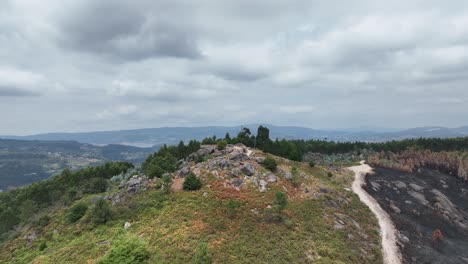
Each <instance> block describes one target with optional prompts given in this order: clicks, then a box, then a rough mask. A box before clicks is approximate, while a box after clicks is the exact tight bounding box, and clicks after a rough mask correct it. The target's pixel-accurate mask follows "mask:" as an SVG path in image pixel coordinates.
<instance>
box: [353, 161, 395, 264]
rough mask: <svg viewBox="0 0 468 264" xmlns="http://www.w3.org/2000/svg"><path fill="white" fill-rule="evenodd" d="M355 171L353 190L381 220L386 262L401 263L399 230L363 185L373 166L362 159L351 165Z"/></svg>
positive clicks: (390, 263) (391, 263)
mask: <svg viewBox="0 0 468 264" xmlns="http://www.w3.org/2000/svg"><path fill="white" fill-rule="evenodd" d="M349 169H350V170H352V171H353V172H354V173H355V179H354V182H353V185H352V190H353V192H354V193H356V194H357V195H358V196H359V199H360V200H361V201H362V202H363V203H365V204H366V205H367V206H368V207H369V208H370V210H371V211H372V212H373V213H374V214H375V216H376V217H377V219H378V220H379V225H380V230H381V235H382V252H383V258H384V263H385V264H401V253H400V251H399V249H398V246H397V238H396V235H397V230H396V229H395V226H394V225H393V223H392V220H391V219H390V216H388V214H387V212H385V211H384V210H383V209H382V207H380V205H379V204H378V203H377V201H376V200H375V199H374V198H372V196H370V195H369V194H368V193H367V192H366V191H365V190H364V189H363V188H362V186H363V185H364V184H365V181H364V178H365V175H366V174H367V173H369V172H372V168H371V167H370V166H369V165H367V164H364V161H361V165H359V166H354V167H349Z"/></svg>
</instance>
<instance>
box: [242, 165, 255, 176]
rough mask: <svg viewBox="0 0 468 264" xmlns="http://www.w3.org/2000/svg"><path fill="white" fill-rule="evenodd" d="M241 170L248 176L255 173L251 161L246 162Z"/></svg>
mask: <svg viewBox="0 0 468 264" xmlns="http://www.w3.org/2000/svg"><path fill="white" fill-rule="evenodd" d="M241 171H242V173H244V174H245V175H247V176H252V175H254V174H255V169H254V168H253V166H252V164H250V163H247V164H245V165H244V167H242V169H241Z"/></svg>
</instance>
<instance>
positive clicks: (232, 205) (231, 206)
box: [226, 199, 241, 218]
mask: <svg viewBox="0 0 468 264" xmlns="http://www.w3.org/2000/svg"><path fill="white" fill-rule="evenodd" d="M240 205H241V204H240V202H239V201H236V200H232V199H230V200H229V201H228V202H227V204H226V209H227V215H228V217H229V218H233V217H234V216H235V215H236V214H237V209H238V208H239V207H240Z"/></svg>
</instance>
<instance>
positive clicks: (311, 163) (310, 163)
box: [309, 160, 315, 168]
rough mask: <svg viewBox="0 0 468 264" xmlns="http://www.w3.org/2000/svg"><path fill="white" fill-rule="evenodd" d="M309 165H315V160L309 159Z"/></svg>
mask: <svg viewBox="0 0 468 264" xmlns="http://www.w3.org/2000/svg"><path fill="white" fill-rule="evenodd" d="M309 166H310V167H311V168H313V167H315V161H313V160H311V161H309Z"/></svg>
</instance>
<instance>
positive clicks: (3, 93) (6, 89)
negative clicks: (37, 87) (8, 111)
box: [0, 85, 40, 97]
mask: <svg viewBox="0 0 468 264" xmlns="http://www.w3.org/2000/svg"><path fill="white" fill-rule="evenodd" d="M39 95H40V94H39V93H38V92H35V91H28V90H24V89H22V88H16V87H10V86H2V85H0V97H31V96H39Z"/></svg>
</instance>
